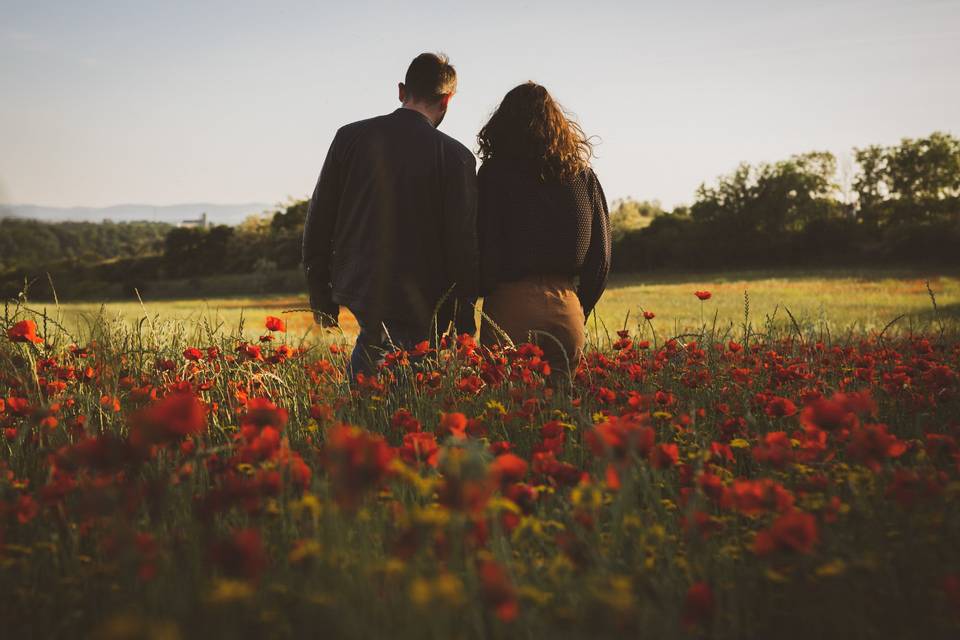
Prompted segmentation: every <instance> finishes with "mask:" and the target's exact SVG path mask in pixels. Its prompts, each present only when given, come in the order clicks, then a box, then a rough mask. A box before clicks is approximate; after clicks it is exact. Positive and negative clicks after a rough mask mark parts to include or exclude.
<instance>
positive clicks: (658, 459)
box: [650, 442, 680, 469]
mask: <svg viewBox="0 0 960 640" xmlns="http://www.w3.org/2000/svg"><path fill="white" fill-rule="evenodd" d="M679 459H680V449H679V448H677V445H676V444H674V443H672V442H670V443H662V444H658V445H657V446H655V447H654V448H653V449H652V450H651V451H650V464H652V465H653V467H654V468H655V469H666V468H667V467H672V466H673V465H675V464H677V461H678V460H679Z"/></svg>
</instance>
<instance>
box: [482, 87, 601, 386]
mask: <svg viewBox="0 0 960 640" xmlns="http://www.w3.org/2000/svg"><path fill="white" fill-rule="evenodd" d="M477 141H478V143H479V147H480V158H481V160H482V161H483V165H482V166H481V167H480V171H479V172H478V184H479V190H480V193H479V212H478V226H479V229H480V260H481V264H480V272H481V295H483V296H484V301H483V316H484V317H483V319H482V326H481V330H480V341H481V342H482V343H483V344H485V345H487V346H491V345H494V344H497V343H503V342H505V337H509V338H510V340H511V341H512V342H514V343H515V344H516V343H522V342H527V341H531V342H535V343H536V344H538V345H539V346H540V348H541V349H543V351H544V357H545V358H546V359H547V361H548V362H549V363H550V365H551V367H553V368H554V369H556V370H560V371H570V370H571V369H572V368H573V367H574V366H576V363H577V362H579V359H580V357H581V355H582V354H583V347H584V343H585V340H586V336H585V332H584V325H585V324H586V317H587V316H588V315H590V312H591V311H592V310H593V307H594V305H595V304H596V303H597V300H599V299H600V295H601V294H602V293H603V290H604V287H605V286H606V282H607V274H608V273H609V271H610V214H609V212H608V211H607V201H606V198H605V197H604V195H603V189H602V188H601V187H600V182H599V181H598V180H597V176H596V175H595V174H594V173H593V170H592V169H591V168H590V158H591V156H592V155H593V152H592V148H591V145H590V142H589V140H588V139H587V137H586V136H585V135H584V133H583V130H581V129H580V127H579V126H578V125H577V124H576V123H575V122H573V121H572V120H570V119H569V118H568V117H567V116H566V115H565V114H564V112H563V110H562V109H561V107H560V106H559V105H558V104H557V103H556V102H555V101H554V100H553V98H552V97H551V96H550V94H549V93H548V92H547V90H546V89H545V88H543V87H542V86H540V85H538V84H535V83H533V82H528V83H526V84H522V85H520V86H518V87H516V88H514V89H512V90H511V91H510V92H509V93H507V95H506V96H505V97H504V98H503V102H501V103H500V106H499V107H498V108H497V110H496V111H495V112H494V114H493V115H492V116H491V117H490V121H489V122H487V124H486V125H485V126H484V127H483V129H482V130H481V131H480V133H479V135H478V136H477ZM504 334H505V335H504Z"/></svg>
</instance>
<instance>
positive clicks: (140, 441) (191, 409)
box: [131, 393, 207, 446]
mask: <svg viewBox="0 0 960 640" xmlns="http://www.w3.org/2000/svg"><path fill="white" fill-rule="evenodd" d="M131 422H132V425H133V429H132V433H131V442H133V443H134V444H135V445H137V446H143V445H147V444H152V443H162V442H170V441H174V440H181V439H183V438H185V437H187V436H194V435H197V434H199V433H200V432H202V431H203V430H204V429H205V428H206V426H207V409H206V407H205V406H204V405H203V403H201V402H200V400H199V399H198V398H197V396H195V395H194V394H192V393H171V394H170V395H168V396H165V397H164V398H163V399H161V400H159V401H158V402H156V403H154V404H152V405H150V406H149V407H147V408H146V409H143V410H142V411H140V412H139V413H137V414H135V415H134V416H133V418H132V419H131Z"/></svg>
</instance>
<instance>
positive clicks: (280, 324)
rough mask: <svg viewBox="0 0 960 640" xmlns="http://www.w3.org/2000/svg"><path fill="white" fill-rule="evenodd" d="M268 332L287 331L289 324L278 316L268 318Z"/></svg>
mask: <svg viewBox="0 0 960 640" xmlns="http://www.w3.org/2000/svg"><path fill="white" fill-rule="evenodd" d="M266 324H267V331H286V330H287V323H286V322H284V321H283V319H281V318H277V317H276V316H267V323H266Z"/></svg>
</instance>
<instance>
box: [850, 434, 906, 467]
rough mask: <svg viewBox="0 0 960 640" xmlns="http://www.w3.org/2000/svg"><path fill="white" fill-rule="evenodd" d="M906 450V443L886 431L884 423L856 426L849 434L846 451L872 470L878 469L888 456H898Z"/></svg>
mask: <svg viewBox="0 0 960 640" xmlns="http://www.w3.org/2000/svg"><path fill="white" fill-rule="evenodd" d="M906 451H907V444H906V443H905V442H902V441H901V440H898V439H897V437H896V436H895V435H893V434H890V433H887V425H885V424H867V425H864V426H862V427H857V428H856V429H854V430H853V432H852V433H851V435H850V444H849V445H848V447H847V453H849V454H850V457H851V458H853V459H854V460H857V461H859V462H862V463H863V464H865V465H866V466H868V467H870V469H871V470H872V471H874V472H877V471H880V468H881V464H882V463H883V461H884V460H887V459H888V458H899V457H900V456H902V455H903V454H904V453H905V452H906Z"/></svg>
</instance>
